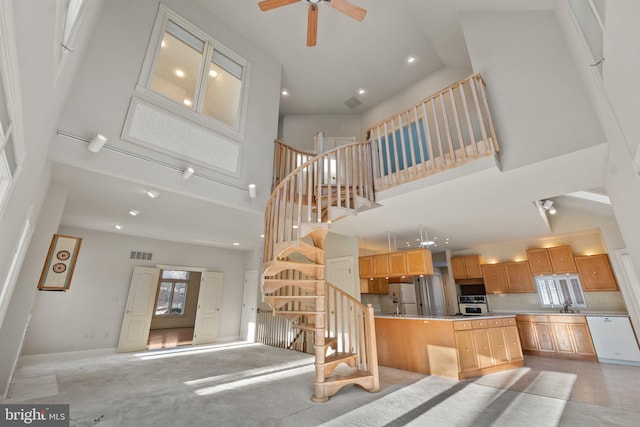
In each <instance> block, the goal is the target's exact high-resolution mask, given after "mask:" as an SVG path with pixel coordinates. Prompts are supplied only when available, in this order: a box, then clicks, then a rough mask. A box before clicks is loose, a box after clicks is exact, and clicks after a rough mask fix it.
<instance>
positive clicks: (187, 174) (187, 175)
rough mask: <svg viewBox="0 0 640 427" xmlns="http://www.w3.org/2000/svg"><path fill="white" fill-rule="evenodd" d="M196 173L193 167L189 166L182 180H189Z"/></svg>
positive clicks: (183, 173)
mask: <svg viewBox="0 0 640 427" xmlns="http://www.w3.org/2000/svg"><path fill="white" fill-rule="evenodd" d="M194 172H195V170H194V169H193V168H192V167H191V166H187V168H186V169H185V170H184V172H182V179H185V180H187V179H189V178H191V175H193V173H194Z"/></svg>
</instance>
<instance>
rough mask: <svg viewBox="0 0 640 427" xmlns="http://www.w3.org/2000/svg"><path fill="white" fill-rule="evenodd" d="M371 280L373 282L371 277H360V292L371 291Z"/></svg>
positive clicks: (366, 292)
mask: <svg viewBox="0 0 640 427" xmlns="http://www.w3.org/2000/svg"><path fill="white" fill-rule="evenodd" d="M370 282H371V280H370V279H360V293H361V294H368V293H370V291H369V283H370Z"/></svg>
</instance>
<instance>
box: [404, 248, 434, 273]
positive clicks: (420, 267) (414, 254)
mask: <svg viewBox="0 0 640 427" xmlns="http://www.w3.org/2000/svg"><path fill="white" fill-rule="evenodd" d="M404 254H405V257H406V258H405V259H406V265H407V272H406V274H407V275H410V276H415V275H420V274H426V275H432V274H433V258H432V256H431V251H430V250H428V249H414V250H411V251H405V252H404Z"/></svg>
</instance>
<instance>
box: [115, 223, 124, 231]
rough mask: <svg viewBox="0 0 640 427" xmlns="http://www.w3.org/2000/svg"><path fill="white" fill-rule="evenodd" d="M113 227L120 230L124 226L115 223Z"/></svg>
mask: <svg viewBox="0 0 640 427" xmlns="http://www.w3.org/2000/svg"><path fill="white" fill-rule="evenodd" d="M115 227H116V228H117V229H118V230H122V229H123V228H124V227H123V226H122V225H120V224H116V225H115Z"/></svg>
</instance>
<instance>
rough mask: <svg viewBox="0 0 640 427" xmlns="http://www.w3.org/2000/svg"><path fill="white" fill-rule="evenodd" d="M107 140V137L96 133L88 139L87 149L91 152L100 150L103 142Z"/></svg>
mask: <svg viewBox="0 0 640 427" xmlns="http://www.w3.org/2000/svg"><path fill="white" fill-rule="evenodd" d="M107 141H108V139H107V137H106V136H104V135H101V134H99V133H97V134H96V136H94V137H93V139H92V140H91V141H89V145H87V149H88V150H89V151H91V152H92V153H97V152H98V151H100V150H102V147H104V144H106V143H107Z"/></svg>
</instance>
